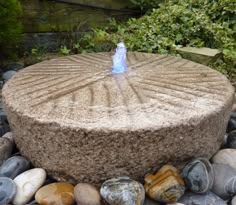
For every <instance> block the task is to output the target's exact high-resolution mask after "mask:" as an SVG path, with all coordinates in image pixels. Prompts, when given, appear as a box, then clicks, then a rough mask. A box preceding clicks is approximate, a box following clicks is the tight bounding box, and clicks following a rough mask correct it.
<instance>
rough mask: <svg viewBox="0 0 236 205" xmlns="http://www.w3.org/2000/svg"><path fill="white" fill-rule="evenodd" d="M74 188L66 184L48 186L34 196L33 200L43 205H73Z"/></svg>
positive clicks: (59, 183)
mask: <svg viewBox="0 0 236 205" xmlns="http://www.w3.org/2000/svg"><path fill="white" fill-rule="evenodd" d="M73 191H74V186H72V185H71V184H69V183H66V182H58V183H52V184H48V185H46V186H43V187H42V188H40V189H39V190H38V191H37V192H36V194H35V200H36V201H37V203H39V204H43V205H55V204H56V205H73V204H74V202H75V200H74V194H73Z"/></svg>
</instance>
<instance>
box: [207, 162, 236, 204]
mask: <svg viewBox="0 0 236 205" xmlns="http://www.w3.org/2000/svg"><path fill="white" fill-rule="evenodd" d="M213 169H214V173H215V180H214V184H213V187H212V190H211V191H212V192H214V193H215V194H216V195H218V196H219V197H221V198H222V199H224V200H229V199H230V198H232V197H233V196H235V195H236V170H235V169H234V168H232V167H231V166H229V165H226V164H213Z"/></svg>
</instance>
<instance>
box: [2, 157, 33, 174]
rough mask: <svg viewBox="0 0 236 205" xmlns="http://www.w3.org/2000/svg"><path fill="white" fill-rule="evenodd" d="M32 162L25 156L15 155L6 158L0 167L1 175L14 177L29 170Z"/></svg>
mask: <svg viewBox="0 0 236 205" xmlns="http://www.w3.org/2000/svg"><path fill="white" fill-rule="evenodd" d="M29 168H30V163H29V161H28V160H26V159H25V158H24V157H21V156H14V157H11V158H9V159H8V160H6V161H5V162H4V163H3V164H2V166H1V167H0V176H5V177H9V178H11V179H14V178H15V177H16V176H17V175H19V174H21V173H22V172H24V171H26V170H28V169H29Z"/></svg>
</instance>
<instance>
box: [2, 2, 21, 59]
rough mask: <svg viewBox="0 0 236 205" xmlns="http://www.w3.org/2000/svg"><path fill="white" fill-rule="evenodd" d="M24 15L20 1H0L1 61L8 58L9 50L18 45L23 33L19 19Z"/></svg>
mask: <svg viewBox="0 0 236 205" xmlns="http://www.w3.org/2000/svg"><path fill="white" fill-rule="evenodd" d="M21 14H22V9H21V5H20V3H19V1H18V0H1V1H0V53H1V55H0V59H1V58H3V57H6V56H7V54H9V53H8V49H9V48H10V47H13V46H15V45H16V43H17V42H18V41H19V38H20V34H21V31H22V26H21V23H20V22H19V17H20V16H21Z"/></svg>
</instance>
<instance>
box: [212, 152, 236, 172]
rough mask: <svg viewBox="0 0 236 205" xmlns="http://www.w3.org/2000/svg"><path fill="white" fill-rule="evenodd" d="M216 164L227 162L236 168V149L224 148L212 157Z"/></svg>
mask: <svg viewBox="0 0 236 205" xmlns="http://www.w3.org/2000/svg"><path fill="white" fill-rule="evenodd" d="M212 162H213V163H215V164H227V165H229V166H231V167H233V168H234V169H236V149H222V150H220V151H218V152H217V153H216V154H215V155H214V156H213V158H212Z"/></svg>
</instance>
